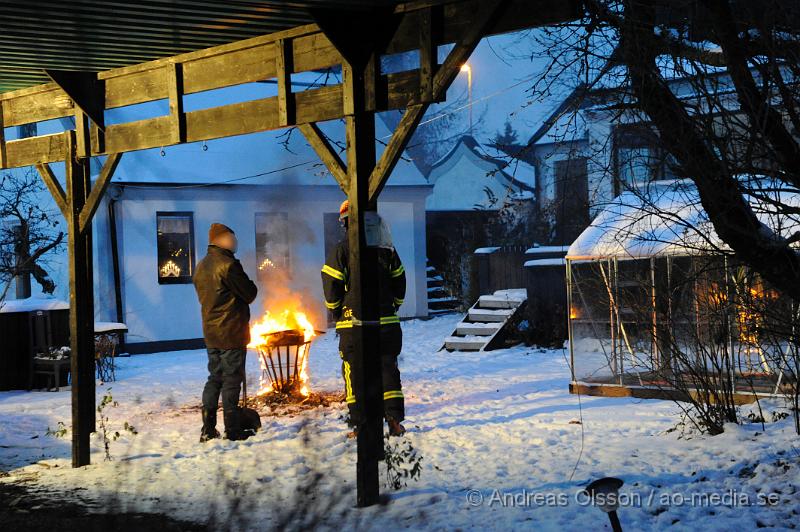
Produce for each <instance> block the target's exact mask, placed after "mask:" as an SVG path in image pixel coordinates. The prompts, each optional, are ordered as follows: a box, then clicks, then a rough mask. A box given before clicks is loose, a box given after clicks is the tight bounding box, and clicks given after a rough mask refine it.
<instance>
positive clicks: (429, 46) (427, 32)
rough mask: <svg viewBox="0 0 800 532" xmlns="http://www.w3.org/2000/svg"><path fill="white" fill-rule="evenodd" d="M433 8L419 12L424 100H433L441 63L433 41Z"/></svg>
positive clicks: (421, 79) (420, 61) (420, 80)
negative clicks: (435, 76) (434, 78)
mask: <svg viewBox="0 0 800 532" xmlns="http://www.w3.org/2000/svg"><path fill="white" fill-rule="evenodd" d="M432 11H433V8H428V9H424V10H422V11H420V14H419V17H420V19H419V91H420V98H422V101H426V102H429V101H432V100H433V76H434V75H435V74H436V68H437V66H438V64H439V59H438V57H437V49H436V45H435V44H434V41H433V14H432Z"/></svg>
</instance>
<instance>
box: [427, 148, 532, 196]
mask: <svg viewBox="0 0 800 532" xmlns="http://www.w3.org/2000/svg"><path fill="white" fill-rule="evenodd" d="M464 155H466V156H471V157H474V158H475V159H476V160H480V161H483V162H485V163H488V166H491V167H493V168H491V172H493V173H492V174H491V175H492V176H497V177H499V178H502V179H503V180H504V181H506V182H507V183H508V184H511V185H515V186H517V187H518V188H519V189H520V190H523V191H530V192H533V191H534V190H535V187H536V173H535V170H534V168H533V167H532V166H530V165H529V164H527V163H525V162H524V161H520V160H518V159H514V160H511V161H507V160H504V159H498V158H496V157H492V156H491V155H489V154H488V153H487V152H486V151H485V150H484V149H483V147H482V146H481V145H480V143H479V142H478V141H477V140H475V138H474V137H472V136H471V135H464V136H463V137H461V138H460V139H459V140H458V142H456V144H455V146H453V147H452V148H451V149H450V151H449V152H447V153H446V154H445V155H444V156H443V157H442V158H441V159H439V160H438V161H436V163H434V165H433V167H432V168H431V171H430V174H429V175H428V181H430V182H431V183H432V184H433V183H435V181H436V179H437V178H438V176H439V175H442V174H444V173H446V172H447V171H448V169H449V168H450V167H451V166H452V165H453V164H454V163H455V162H456V161H457V160H458V158H459V157H460V156H464ZM487 175H488V174H487Z"/></svg>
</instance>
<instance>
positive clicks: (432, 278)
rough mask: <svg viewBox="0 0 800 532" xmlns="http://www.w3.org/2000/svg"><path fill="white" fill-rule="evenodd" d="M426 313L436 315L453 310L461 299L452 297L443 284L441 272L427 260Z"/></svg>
mask: <svg viewBox="0 0 800 532" xmlns="http://www.w3.org/2000/svg"><path fill="white" fill-rule="evenodd" d="M427 277H428V314H429V315H431V316H438V315H440V314H449V313H451V312H455V311H456V310H457V309H458V306H459V305H460V304H461V301H460V300H459V299H458V298H456V297H453V295H452V294H451V293H450V292H449V291H448V290H447V287H445V285H444V278H443V277H442V274H441V272H439V270H437V269H436V267H435V266H433V264H431V261H428V267H427Z"/></svg>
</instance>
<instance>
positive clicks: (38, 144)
mask: <svg viewBox="0 0 800 532" xmlns="http://www.w3.org/2000/svg"><path fill="white" fill-rule="evenodd" d="M64 135H65V134H64V133H54V134H52V135H40V136H38V137H30V138H27V139H19V140H7V141H6V168H18V167H20V166H32V165H35V164H38V163H52V162H56V161H63V160H64V148H65V141H64V138H65V137H64Z"/></svg>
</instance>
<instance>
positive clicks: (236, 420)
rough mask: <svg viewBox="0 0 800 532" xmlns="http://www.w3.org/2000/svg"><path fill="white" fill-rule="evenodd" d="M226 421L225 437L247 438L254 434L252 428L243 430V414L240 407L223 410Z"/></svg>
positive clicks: (228, 438)
mask: <svg viewBox="0 0 800 532" xmlns="http://www.w3.org/2000/svg"><path fill="white" fill-rule="evenodd" d="M222 415H223V418H224V421H225V439H226V440H231V441H242V440H246V439H247V438H249V437H250V436H252V435H253V434H255V433H254V432H253V431H251V430H242V415H241V410H240V409H239V407H236V408H235V409H232V410H224V411H223V412H222Z"/></svg>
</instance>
